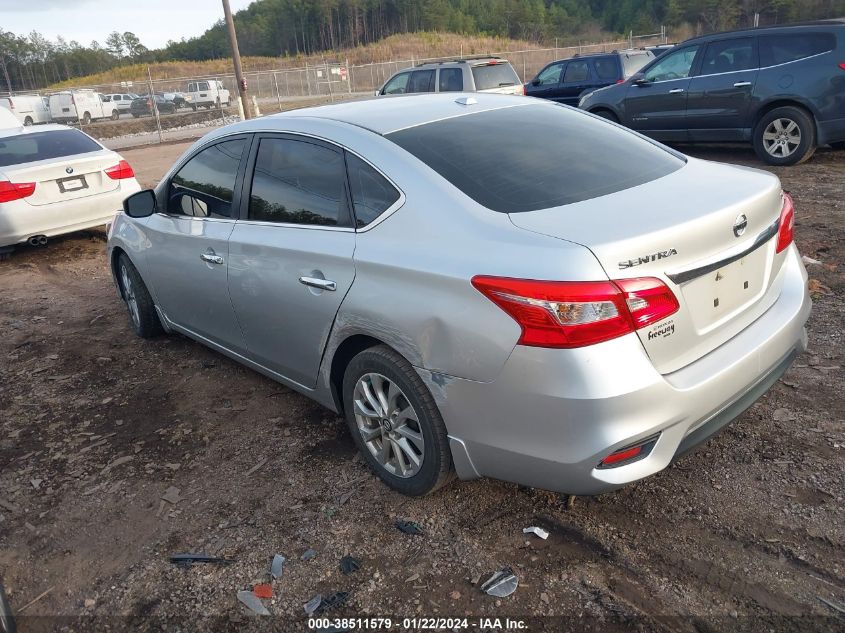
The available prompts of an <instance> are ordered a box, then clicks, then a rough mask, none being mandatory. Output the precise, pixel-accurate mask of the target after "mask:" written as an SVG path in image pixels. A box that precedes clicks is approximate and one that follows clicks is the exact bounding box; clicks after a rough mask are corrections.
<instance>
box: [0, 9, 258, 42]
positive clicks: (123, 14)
mask: <svg viewBox="0 0 845 633" xmlns="http://www.w3.org/2000/svg"><path fill="white" fill-rule="evenodd" d="M253 1H254V0H229V4H230V5H231V7H232V11H233V12H235V11H238V10H239V9H244V8H246V7H247V6H248V5H249V4H251V3H252V2H253ZM222 18H223V3H222V2H221V0H0V28H2V29H3V30H4V31H11V32H12V33H16V34H17V35H28V34H29V33H30V31H33V30H36V31H38V32H39V33H41V34H42V35H43V36H45V37H46V38H48V39H50V40H55V39H56V36H57V35H61V36H62V37H64V38H65V40H67V41H71V40H76V41H78V42H79V43H80V44H83V45H85V46H88V45H89V44H90V43H91V40H97V41H98V42H99V43H100V45H103V43H104V42H105V41H106V37H108V35H109V33H111V32H112V31H118V32H120V33H123V32H125V31H132V32H133V33H134V34H135V35H137V36H138V38H139V39H140V40H141V43H142V44H143V45H144V46H146V47H147V48H160V47H162V46H164V45H165V44H166V43H167V41H168V40H177V41H178V40H180V39H182V38H183V37H184V38H189V37H194V36H196V35H202V33H203V32H204V31H205V30H206V29H208V28H209V27H211V26H212V25H213V24H214V23H215V22H216V21H217V20H220V19H222Z"/></svg>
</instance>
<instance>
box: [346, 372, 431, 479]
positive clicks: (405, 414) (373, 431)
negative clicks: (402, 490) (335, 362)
mask: <svg viewBox="0 0 845 633" xmlns="http://www.w3.org/2000/svg"><path fill="white" fill-rule="evenodd" d="M352 400H353V403H354V415H355V422H356V425H357V427H358V432H359V433H360V434H361V438H362V439H363V441H364V445H365V446H366V447H367V449H368V450H369V451H370V453H371V454H372V455H373V457H374V458H375V459H376V461H377V462H378V463H379V464H380V465H381V466H382V467H383V468H384V469H385V470H386V471H387V472H389V473H390V474H391V475H395V476H396V477H402V478H408V477H413V476H414V475H416V474H417V473H418V472H419V470H420V468H421V467H422V464H423V458H424V456H425V439H424V438H423V434H422V427H421V426H420V422H419V418H418V417H417V412H416V411H415V410H414V407H413V405H412V404H411V402H410V401H409V400H408V397H407V396H406V395H405V393H404V392H403V391H402V389H400V388H399V386H398V385H397V384H396V383H394V382H393V381H391V380H390V379H389V378H387V377H385V376H383V375H381V374H377V373H368V374H364V375H363V376H361V377H360V378H359V379H358V382H357V383H356V384H355V389H354V391H353V393H352Z"/></svg>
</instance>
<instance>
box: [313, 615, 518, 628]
mask: <svg viewBox="0 0 845 633" xmlns="http://www.w3.org/2000/svg"><path fill="white" fill-rule="evenodd" d="M308 628H309V629H311V630H325V629H329V628H337V629H340V630H349V631H352V630H362V631H367V630H370V631H372V630H391V629H394V630H399V631H455V630H459V629H464V630H476V631H520V630H526V629H527V628H528V627H527V623H526V622H525V621H524V620H520V619H512V618H487V617H485V618H428V617H423V616H419V617H413V618H402V619H401V620H399V619H393V618H378V617H370V618H309V619H308Z"/></svg>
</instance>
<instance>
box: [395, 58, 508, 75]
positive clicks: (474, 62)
mask: <svg viewBox="0 0 845 633" xmlns="http://www.w3.org/2000/svg"><path fill="white" fill-rule="evenodd" d="M490 62H495V63H497V64H509V63H510V62H509V61H508V60H506V59H502V58H501V57H496V56H495V55H482V56H479V57H463V58H461V59H443V60H440V61H436V62H423V63H421V64H417V65H416V66H414V67H413V68H405V69H403V70H414V69H416V68H439V67H441V66H448V65H450V64H469V65H470V66H483V65H484V64H489V63H490ZM399 72H402V71H399Z"/></svg>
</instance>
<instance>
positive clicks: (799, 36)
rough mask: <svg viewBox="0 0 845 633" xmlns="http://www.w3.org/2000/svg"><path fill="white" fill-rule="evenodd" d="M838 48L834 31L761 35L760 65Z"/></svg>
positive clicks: (789, 60) (795, 58) (801, 57)
mask: <svg viewBox="0 0 845 633" xmlns="http://www.w3.org/2000/svg"><path fill="white" fill-rule="evenodd" d="M834 48H836V38H835V37H834V35H833V34H832V33H791V34H788V35H761V36H760V65H761V66H763V67H765V66H774V65H775V64H786V63H787V62H794V61H796V60H799V59H804V58H805V57H812V56H813V55H819V54H821V53H826V52H828V51H832V50H833V49H834Z"/></svg>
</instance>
